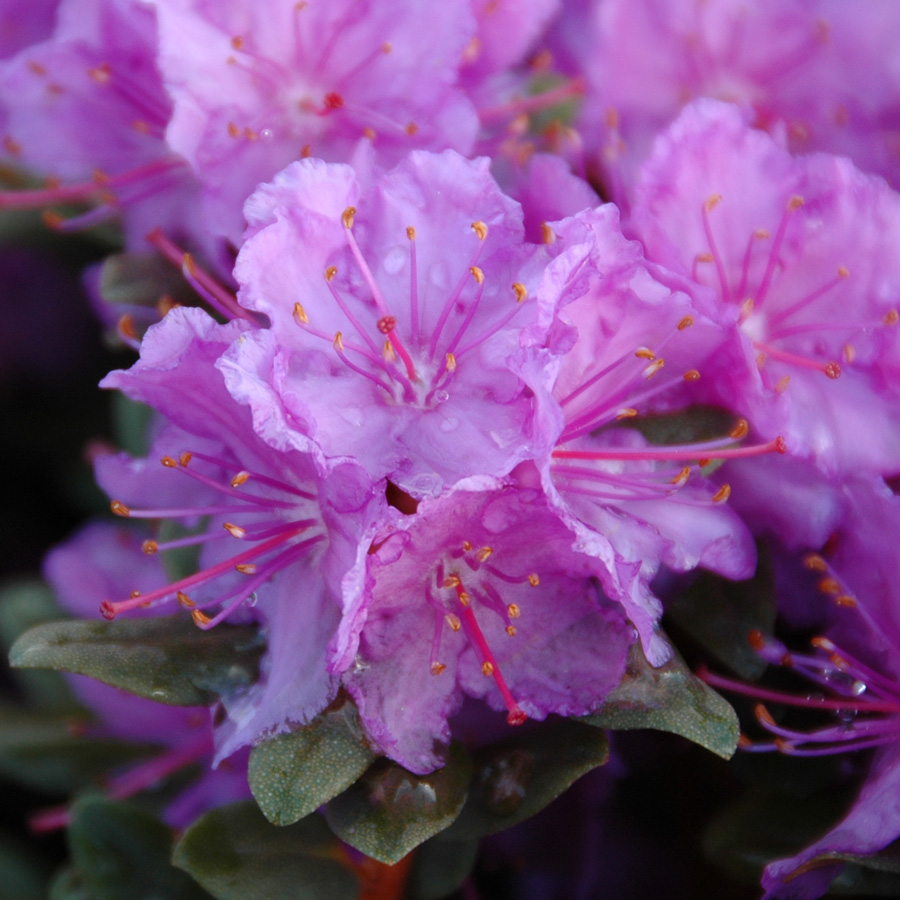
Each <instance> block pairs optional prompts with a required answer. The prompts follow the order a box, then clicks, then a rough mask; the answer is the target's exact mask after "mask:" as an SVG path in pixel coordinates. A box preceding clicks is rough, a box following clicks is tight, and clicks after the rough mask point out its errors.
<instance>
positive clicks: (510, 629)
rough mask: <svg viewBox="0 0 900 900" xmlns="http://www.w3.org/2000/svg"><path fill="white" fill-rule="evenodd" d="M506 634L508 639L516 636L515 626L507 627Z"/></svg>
mask: <svg viewBox="0 0 900 900" xmlns="http://www.w3.org/2000/svg"><path fill="white" fill-rule="evenodd" d="M506 633H507V634H508V635H509V636H510V637H515V636H516V634H518V632H517V630H516V626H515V625H507V626H506Z"/></svg>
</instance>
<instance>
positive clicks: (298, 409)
mask: <svg viewBox="0 0 900 900" xmlns="http://www.w3.org/2000/svg"><path fill="white" fill-rule="evenodd" d="M361 181H362V179H361V178H359V177H357V176H356V175H355V174H354V172H353V170H352V169H350V168H349V167H348V166H342V165H329V164H326V163H323V162H321V161H318V160H306V161H302V162H299V163H295V164H293V165H292V166H290V167H288V168H287V169H286V170H285V171H284V172H282V173H281V174H280V175H279V176H278V177H277V178H276V179H275V181H274V182H272V183H271V184H268V185H264V186H263V187H261V188H260V190H259V191H257V193H256V194H254V195H253V196H252V197H251V198H250V200H249V201H248V203H247V207H246V214H247V217H248V220H249V221H250V228H249V231H248V237H247V241H246V243H245V245H244V247H243V248H242V250H241V254H240V256H239V258H238V263H237V268H236V276H237V278H238V281H239V282H240V283H241V292H240V295H239V299H240V301H241V303H242V304H243V305H245V306H246V307H248V308H250V309H252V310H256V311H258V312H260V313H264V314H265V315H266V316H267V317H268V318H269V320H270V321H271V323H272V328H271V330H268V331H260V332H257V333H256V334H254V335H247V336H246V337H245V339H244V340H243V341H241V342H240V343H238V344H236V345H234V347H233V348H232V349H231V350H230V351H229V352H228V353H227V354H226V358H225V360H224V361H223V363H222V367H223V370H224V371H225V374H226V378H227V380H228V384H229V388H230V390H231V391H232V393H233V394H234V395H235V396H236V397H239V398H240V399H241V400H242V401H243V402H247V403H248V404H249V405H250V406H251V407H252V408H253V410H254V415H255V417H256V428H257V431H258V432H259V433H260V434H261V435H262V436H263V437H264V438H265V439H266V440H268V441H269V442H270V443H271V444H272V445H273V446H275V447H279V448H286V447H298V448H301V449H303V450H304V451H310V452H313V453H314V454H316V456H317V458H318V459H320V460H323V459H327V458H331V457H335V456H343V455H347V456H350V457H352V458H354V459H356V460H357V461H358V462H359V463H360V464H361V465H363V466H364V467H365V468H366V469H367V470H368V472H369V473H370V475H371V476H372V477H373V478H375V479H378V478H383V477H388V478H389V479H391V480H392V481H393V482H395V483H396V484H397V485H398V486H400V487H401V488H402V489H403V490H405V491H407V492H409V493H411V494H413V495H414V496H416V497H422V496H426V495H430V494H436V493H438V492H440V491H441V490H442V489H443V487H445V486H446V485H450V484H453V483H454V482H456V481H457V480H459V479H460V478H463V477H466V476H468V475H482V474H484V475H496V476H501V475H504V474H505V473H507V472H509V471H510V469H512V468H513V466H515V465H516V464H517V463H518V462H520V461H521V460H523V459H526V458H528V456H529V455H530V454H531V448H530V441H531V437H532V434H531V413H532V399H531V396H530V393H529V392H528V391H527V390H526V389H525V386H524V385H523V383H522V382H521V381H520V379H519V378H517V377H516V375H514V374H513V373H512V372H511V371H510V370H509V369H508V367H507V366H506V364H505V361H506V359H507V357H509V356H510V355H511V354H512V353H514V352H515V351H516V350H517V349H518V347H519V345H520V343H521V342H523V341H524V340H526V334H528V335H531V337H529V338H528V339H529V340H538V339H539V335H540V333H541V325H540V322H539V321H538V315H539V309H538V307H537V306H536V305H535V304H534V303H533V302H530V301H529V300H528V295H529V292H530V291H531V290H532V288H533V285H534V284H535V283H536V278H537V275H538V269H539V265H538V261H537V260H538V256H539V254H540V253H541V252H542V251H541V248H539V247H535V246H533V245H529V244H526V243H525V241H524V237H523V233H522V217H521V210H520V208H519V206H518V204H516V203H514V202H513V201H512V200H510V199H509V198H508V197H506V196H504V195H503V194H502V193H501V192H500V190H499V189H498V188H497V186H496V183H495V182H494V181H493V179H492V178H491V176H490V174H489V172H488V161H487V160H485V159H480V160H476V161H474V162H473V161H468V160H465V159H463V158H462V157H461V156H459V155H458V154H456V153H453V152H452V151H447V152H445V153H443V154H429V153H424V152H415V153H412V154H411V155H410V156H409V157H408V158H407V159H406V160H404V161H403V162H402V163H401V164H400V165H399V166H397V168H395V169H393V170H392V171H391V172H389V173H387V174H386V175H384V176H383V177H381V178H379V179H378V180H377V181H375V183H374V184H372V185H371V186H367V185H366V184H365V183H364V182H363V183H360V182H361ZM463 448H464V449H463Z"/></svg>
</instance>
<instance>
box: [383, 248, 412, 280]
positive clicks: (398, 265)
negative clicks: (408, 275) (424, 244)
mask: <svg viewBox="0 0 900 900" xmlns="http://www.w3.org/2000/svg"><path fill="white" fill-rule="evenodd" d="M408 259H409V250H407V249H406V248H405V247H400V246H397V247H391V249H390V250H388V252H387V253H385V255H384V260H383V261H382V266H383V267H384V271H385V272H387V273H388V275H396V274H397V273H398V272H400V271H401V270H402V269H403V267H404V266H405V265H406V263H407V260H408Z"/></svg>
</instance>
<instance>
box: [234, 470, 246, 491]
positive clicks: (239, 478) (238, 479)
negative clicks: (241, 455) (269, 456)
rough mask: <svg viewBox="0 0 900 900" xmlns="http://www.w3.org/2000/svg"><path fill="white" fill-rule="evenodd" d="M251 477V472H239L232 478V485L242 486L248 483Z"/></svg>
mask: <svg viewBox="0 0 900 900" xmlns="http://www.w3.org/2000/svg"><path fill="white" fill-rule="evenodd" d="M249 477H250V473H249V472H238V473H237V475H235V476H234V478H232V479H231V486H232V487H233V488H238V487H240V486H241V485H242V484H246V483H247V479H248V478H249Z"/></svg>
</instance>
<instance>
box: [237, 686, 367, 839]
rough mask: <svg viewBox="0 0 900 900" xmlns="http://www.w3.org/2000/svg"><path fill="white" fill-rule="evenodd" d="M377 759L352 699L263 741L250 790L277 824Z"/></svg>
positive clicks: (304, 811)
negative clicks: (363, 730) (285, 732)
mask: <svg viewBox="0 0 900 900" xmlns="http://www.w3.org/2000/svg"><path fill="white" fill-rule="evenodd" d="M375 758H376V755H375V753H373V752H372V750H371V749H370V748H369V745H368V744H367V743H366V740H365V738H364V736H363V732H362V728H361V727H360V724H359V716H358V715H357V712H356V707H355V706H354V705H353V704H352V703H351V702H349V701H347V702H344V703H343V704H342V705H341V706H340V707H339V708H336V709H330V710H328V711H327V712H325V713H323V714H322V715H321V716H319V717H318V718H317V719H316V720H315V721H313V722H311V723H310V724H309V725H306V726H304V727H303V728H298V729H297V730H296V731H292V732H290V733H288V734H281V735H278V736H277V737H274V738H272V739H271V740H268V741H265V742H264V743H262V744H259V745H258V746H256V747H255V748H254V749H253V752H252V753H251V754H250V764H249V769H248V773H247V774H248V779H249V781H250V790H251V791H252V792H253V796H254V797H255V798H256V802H257V803H258V804H259V808H260V809H261V810H262V811H263V814H264V815H265V817H266V818H267V819H268V820H269V821H270V822H271V823H272V824H273V825H290V824H292V823H294V822H297V821H299V820H300V819H302V818H304V817H305V816H308V815H309V814H310V813H311V812H313V811H315V810H316V809H318V808H319V807H320V806H321V805H322V804H323V803H327V802H328V801H329V800H331V799H332V797H336V796H337V795H338V794H340V793H341V791H344V790H346V789H347V788H348V787H350V785H351V784H353V782H354V781H356V779H357V778H359V776H360V775H362V774H363V772H365V771H366V769H368V768H369V766H370V765H371V764H372V762H373V760H374V759H375Z"/></svg>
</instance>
